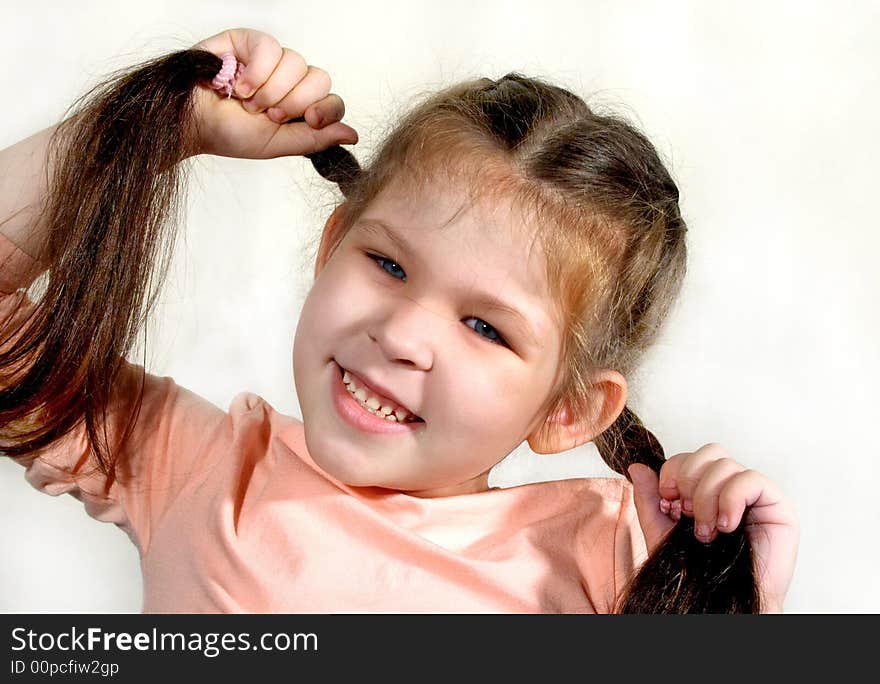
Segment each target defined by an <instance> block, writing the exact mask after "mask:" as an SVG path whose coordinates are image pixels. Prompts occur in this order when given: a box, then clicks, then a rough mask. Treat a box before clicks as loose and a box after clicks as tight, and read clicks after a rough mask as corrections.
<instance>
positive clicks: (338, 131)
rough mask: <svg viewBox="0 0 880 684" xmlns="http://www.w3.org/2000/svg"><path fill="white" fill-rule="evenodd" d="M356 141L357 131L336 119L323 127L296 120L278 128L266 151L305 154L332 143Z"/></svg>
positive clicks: (329, 145)
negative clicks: (314, 126) (313, 126)
mask: <svg viewBox="0 0 880 684" xmlns="http://www.w3.org/2000/svg"><path fill="white" fill-rule="evenodd" d="M357 141H358V134H357V131H355V130H354V129H353V128H352V127H351V126H349V125H348V124H344V123H341V122H338V121H337V122H336V123H332V124H330V125H328V126H324V128H312V127H311V126H309V125H308V124H307V123H306V122H305V121H298V122H296V123H288V124H285V125H283V126H281V127H280V128H279V129H278V132H277V134H276V135H275V136H273V138H272V140H271V142H270V143H269V145H268V146H267V147H268V149H267V153H268V156H272V157H281V156H292V155H306V154H313V153H314V152H320V151H322V150H326V149H327V148H328V147H333V146H334V145H354V144H355V143H356V142H357Z"/></svg>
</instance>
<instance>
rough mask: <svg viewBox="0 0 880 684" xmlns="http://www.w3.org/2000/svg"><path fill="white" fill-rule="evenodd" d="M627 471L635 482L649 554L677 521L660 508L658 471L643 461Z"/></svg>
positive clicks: (640, 518)
mask: <svg viewBox="0 0 880 684" xmlns="http://www.w3.org/2000/svg"><path fill="white" fill-rule="evenodd" d="M627 472H628V473H629V476H630V478H631V479H632V483H633V499H634V500H635V504H636V513H637V514H638V516H639V525H640V526H641V528H642V533H643V534H644V535H645V542H646V544H647V547H648V554H651V553H653V551H654V547H655V546H657V544H659V543H660V542H661V541H662V540H663V537H665V536H666V535H667V534H668V533H669V531H670V530H671V529H672V528H673V527H675V521H673V520H672V519H671V518H669V517H668V516H667V515H666V514H665V513H663V512H662V511H661V510H660V478H659V477H658V476H657V473H655V472H654V471H653V470H652V469H651V468H650V467H648V466H646V465H644V464H643V463H633V464H632V465H630V466H629V468H627Z"/></svg>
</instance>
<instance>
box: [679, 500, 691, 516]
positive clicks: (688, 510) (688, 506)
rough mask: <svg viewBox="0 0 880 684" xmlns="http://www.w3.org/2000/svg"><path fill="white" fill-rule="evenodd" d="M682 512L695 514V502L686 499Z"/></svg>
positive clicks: (682, 504) (683, 502) (682, 503)
mask: <svg viewBox="0 0 880 684" xmlns="http://www.w3.org/2000/svg"><path fill="white" fill-rule="evenodd" d="M681 510H683V511H684V512H685V513H693V512H694V502H693V501H691V500H690V499H684V500H683V501H682V502H681Z"/></svg>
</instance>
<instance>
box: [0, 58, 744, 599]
mask: <svg viewBox="0 0 880 684" xmlns="http://www.w3.org/2000/svg"><path fill="white" fill-rule="evenodd" d="M220 63H221V62H220V59H219V58H218V57H216V56H215V55H213V54H210V53H207V52H204V51H200V50H184V51H180V52H176V53H173V54H171V55H168V56H165V57H162V58H159V59H155V60H152V61H149V62H146V63H144V64H141V65H138V66H137V67H134V68H132V69H130V70H126V71H124V72H121V73H119V74H117V75H116V76H114V77H112V78H110V79H108V80H107V81H106V82H105V83H103V84H101V85H100V86H98V87H96V88H95V89H93V90H92V91H90V93H88V94H87V95H86V96H84V97H83V98H82V102H84V103H85V104H82V105H81V106H80V107H79V109H78V111H77V112H76V115H75V116H72V117H70V118H69V119H68V120H66V121H65V122H64V123H63V124H62V125H61V126H59V129H58V131H56V135H55V137H54V138H53V145H52V154H53V155H54V156H55V157H57V161H56V162H55V169H56V170H55V173H54V177H53V180H52V186H51V192H50V195H49V198H48V200H47V205H46V208H45V213H44V221H45V224H46V225H47V226H48V233H47V243H46V246H45V249H44V251H43V253H42V255H41V259H42V260H43V262H44V263H46V264H47V265H48V268H49V283H48V288H47V291H46V293H45V295H44V297H43V299H42V301H41V304H40V306H39V307H37V310H36V314H35V316H34V319H33V321H31V323H30V325H28V326H27V327H22V329H21V331H18V332H20V333H21V337H20V338H19V339H17V340H16V343H15V345H14V346H13V347H12V348H9V349H5V350H4V351H3V352H2V353H0V381H2V383H3V388H2V390H0V437H3V438H4V439H6V440H7V442H6V443H5V444H4V445H3V449H4V451H5V452H6V453H7V454H9V455H13V456H23V455H32V454H33V452H35V451H36V450H37V449H39V448H41V447H43V446H45V445H47V444H49V443H50V442H52V441H54V440H55V439H57V438H59V437H61V436H62V435H64V434H66V433H67V432H69V431H70V430H72V429H73V428H74V427H75V426H77V425H78V424H79V423H80V422H81V421H82V420H83V419H85V422H86V427H87V431H88V437H89V441H90V443H91V444H92V446H93V448H94V450H95V454H96V459H97V463H98V465H99V467H100V468H101V469H102V470H103V471H104V472H106V473H108V475H110V476H113V475H114V472H115V471H114V467H115V465H116V464H115V462H114V459H113V457H112V454H113V453H119V451H121V448H122V445H124V443H125V441H126V439H127V437H128V436H129V434H130V428H131V427H132V426H133V424H134V421H136V420H137V413H138V411H139V409H140V405H141V400H142V394H141V396H140V397H138V399H137V401H136V402H135V403H134V406H133V407H132V409H131V415H132V416H133V417H132V418H131V421H130V422H129V425H128V428H129V429H126V431H125V433H124V434H123V436H122V438H121V440H120V443H119V444H118V445H117V446H116V448H111V447H110V446H109V445H107V444H106V436H105V441H104V442H102V441H101V440H100V439H99V437H100V434H99V431H98V428H99V426H101V424H102V421H101V420H99V418H98V416H99V414H100V413H102V412H103V411H104V410H105V407H106V405H107V401H108V398H109V396H110V392H111V388H112V387H113V386H114V380H115V378H116V376H117V374H118V372H119V369H120V366H121V363H122V360H123V358H124V357H125V355H126V354H127V352H129V351H130V349H131V347H132V344H133V342H134V338H135V335H136V334H137V331H138V329H139V327H140V326H141V325H142V324H143V322H144V321H145V320H146V316H147V315H148V313H149V311H150V309H151V307H152V306H153V304H154V303H155V299H156V296H157V294H158V289H159V287H160V285H161V282H162V280H163V279H164V277H165V274H166V271H167V266H168V261H169V259H170V255H171V252H172V242H173V237H174V233H173V231H172V232H170V238H171V239H165V238H167V237H169V236H168V235H166V232H168V231H166V230H165V228H166V227H167V226H169V225H170V226H173V225H174V222H173V221H172V220H171V219H173V218H174V217H175V215H176V213H177V211H178V210H179V207H180V201H179V198H180V197H181V194H182V189H183V179H184V173H183V171H182V169H181V166H182V164H180V163H178V162H179V160H180V159H182V158H183V157H185V155H186V151H187V150H191V149H193V148H194V147H193V140H194V138H193V136H194V135H195V131H194V130H193V126H192V125H191V118H192V117H191V112H192V98H191V94H192V90H193V88H194V86H195V85H196V83H197V82H199V81H207V80H210V79H211V78H212V77H213V76H214V74H216V73H217V71H218V70H219V68H220ZM308 156H309V158H310V159H311V160H312V163H313V164H314V166H315V168H316V170H317V171H318V172H319V173H320V174H321V175H323V176H324V177H326V178H328V179H330V180H332V181H334V182H336V183H338V184H339V187H340V189H341V190H342V192H343V194H344V195H345V198H346V205H347V206H346V211H345V212H344V214H343V219H342V220H343V222H344V223H343V226H342V229H341V230H339V231H338V232H337V233H336V236H337V238H336V242H334V244H331V245H327V246H322V250H327V251H328V252H329V253H332V251H333V249H335V247H336V245H338V243H339V241H340V240H341V238H342V236H343V235H344V233H345V231H346V230H347V229H348V228H349V227H350V226H351V225H352V224H353V223H354V221H356V220H357V218H358V216H359V215H360V214H361V212H362V211H363V210H364V209H365V208H366V207H367V205H368V204H369V203H370V201H371V200H372V199H373V198H374V197H375V196H376V194H377V193H378V192H380V191H381V189H382V188H383V187H385V185H386V184H387V183H388V181H389V180H390V179H391V178H392V177H401V176H405V177H406V178H408V179H411V180H412V181H413V182H419V181H423V180H425V179H426V178H427V175H426V174H428V173H435V172H436V171H437V170H438V169H442V170H445V171H446V172H451V173H460V172H466V169H468V168H470V169H471V171H470V172H474V171H473V169H474V168H476V167H475V165H473V164H470V165H469V164H467V163H464V162H465V160H469V161H475V160H479V161H480V164H479V171H478V173H481V174H482V176H481V183H480V184H479V187H480V191H481V192H488V191H497V192H499V193H502V194H507V195H508V196H513V197H515V198H516V199H517V200H518V201H519V202H520V203H521V204H522V206H524V207H527V208H528V209H529V210H530V211H531V212H532V214H533V215H535V216H537V217H538V218H539V220H538V221H537V222H536V230H537V231H538V232H539V234H540V237H541V244H542V245H543V246H544V249H545V251H546V254H547V269H548V276H549V282H550V284H551V287H552V288H554V294H555V296H556V300H557V301H558V302H559V311H558V312H557V313H558V314H559V316H560V317H561V319H562V322H563V323H564V330H565V334H564V342H563V364H564V376H563V382H562V385H561V387H560V389H559V391H558V392H557V393H556V394H555V395H554V396H551V397H548V399H547V402H546V406H545V408H546V410H547V412H548V415H549V412H551V411H555V410H557V409H559V408H561V407H562V406H564V405H568V406H570V407H571V408H572V409H574V410H575V411H576V412H578V411H582V410H586V407H587V405H588V404H589V400H590V397H591V396H592V394H593V392H594V388H593V386H592V385H591V380H590V377H591V371H593V370H594V369H597V368H613V369H616V370H618V371H619V372H621V373H622V374H623V375H625V376H626V375H628V374H630V373H631V372H632V371H633V370H634V369H635V367H636V365H637V363H638V361H639V359H640V357H641V355H642V353H643V352H644V351H645V350H646V349H647V348H648V347H649V346H650V344H651V343H652V341H653V340H654V339H655V338H656V336H657V334H658V332H659V330H660V327H661V324H662V323H663V321H664V320H665V318H666V316H667V313H668V312H669V310H670V307H671V306H672V304H673V303H674V301H675V299H676V297H677V295H678V293H679V290H680V288H681V284H682V280H683V278H684V275H685V264H686V247H685V233H686V230H687V228H686V226H685V222H684V220H683V219H682V217H681V214H680V211H679V206H678V197H679V193H678V188H677V186H676V184H675V182H674V181H673V180H672V178H671V177H670V175H669V173H668V171H667V170H666V168H665V166H664V165H663V163H662V161H661V160H660V158H659V155H658V154H657V152H656V150H655V148H654V147H653V145H652V144H651V143H650V141H648V140H647V138H646V137H645V136H644V135H642V134H641V133H640V132H638V131H637V130H636V129H635V128H634V127H633V126H632V125H631V124H629V123H628V122H626V121H625V120H623V119H622V118H619V117H617V116H613V115H601V114H598V113H596V112H594V111H593V110H591V108H590V107H588V106H587V104H586V103H585V102H584V101H583V100H582V99H581V98H579V97H577V96H576V95H574V94H572V93H570V92H569V91H567V90H564V89H562V88H560V87H557V86H554V85H551V84H548V83H545V82H543V81H541V80H539V79H534V78H527V77H524V76H522V75H520V74H516V73H511V74H508V75H506V76H504V77H503V78H501V79H499V80H497V81H493V80H490V79H476V80H471V81H467V82H464V83H459V84H457V85H455V86H452V87H450V88H447V89H445V90H442V91H440V92H438V93H435V94H434V95H432V96H431V97H429V98H428V99H427V100H425V101H424V102H422V103H421V104H420V105H419V106H418V107H416V108H414V109H413V110H412V111H411V112H409V113H408V114H407V115H406V116H405V117H404V118H403V119H402V120H401V121H400V122H399V123H398V125H397V126H396V127H395V128H394V130H393V132H392V133H391V134H390V135H389V136H388V137H387V138H386V139H385V141H384V142H383V144H382V145H381V147H380V148H379V149H378V150H377V152H376V154H375V155H374V158H373V160H372V162H371V163H370V164H369V165H367V166H366V167H365V168H363V169H361V168H360V166H359V164H358V162H357V161H356V160H355V159H354V157H353V156H352V155H351V153H350V152H348V151H347V150H345V149H343V148H341V147H333V148H330V149H328V150H325V151H323V152H319V153H317V154H314V155H308ZM402 172H403V173H402ZM474 185H476V184H474ZM472 187H473V186H472ZM163 240H164V242H163ZM159 256H161V257H162V260H161V262H160V265H161V268H160V269H159V272H158V274H156V273H154V272H153V271H154V262H156V260H157V259H158V258H159ZM151 282H152V283H153V284H154V288H153V289H152V290H148V284H149V283H151ZM2 332H3V335H2V336H0V339H3V340H4V341H5V340H6V339H10V338H11V335H10V338H7V337H6V334H7V331H6V330H4V331H2ZM25 361H27V365H25ZM23 367H24V368H25V370H24V372H22V368H23ZM10 440H11V441H10ZM594 443H595V444H596V446H597V447H598V450H599V453H600V454H601V456H602V458H603V459H604V460H605V462H606V463H607V464H608V466H609V467H610V468H612V469H613V470H614V471H616V472H617V473H619V474H621V475H623V476H624V477H626V478H627V479H629V475H628V473H627V467H628V466H629V465H630V464H632V463H645V464H646V465H648V466H650V467H651V468H652V469H654V470H655V471H659V469H660V467H661V466H662V464H663V462H664V454H663V449H662V447H661V446H660V444H659V442H658V441H657V439H656V438H655V437H654V436H653V435H652V434H651V433H650V432H649V431H648V430H647V429H646V428H645V427H644V426H643V425H642V423H641V421H640V420H639V418H638V417H637V416H636V414H635V413H634V412H633V411H632V410H631V409H630V408H629V407H625V408H624V410H623V412H622V413H621V414H620V416H619V417H618V418H617V419H616V421H615V422H614V424H613V425H611V427H609V428H608V429H607V430H605V431H604V432H602V433H601V434H599V435H598V436H597V437H596V438H595V439H594ZM615 610H616V611H617V612H629V613H633V612H638V613H644V612H649V613H656V612H664V613H683V612H721V613H726V612H758V611H759V610H760V600H759V595H758V591H757V584H756V582H755V572H754V567H753V558H752V554H751V547H750V545H749V542H748V538H747V536H746V534H745V531H744V529H743V526H742V525H740V527H739V528H738V529H737V530H735V531H733V532H732V533H729V534H720V535H719V536H718V537H717V538H716V539H715V540H714V541H713V542H712V543H711V544H703V543H701V542H699V541H698V540H697V539H696V538H695V535H694V523H693V520H692V519H690V518H688V517H685V516H683V517H681V519H680V520H679V521H678V523H677V524H676V525H675V526H674V527H673V529H672V530H671V532H670V533H669V534H668V535H667V537H666V538H665V539H664V540H663V541H662V542H661V543H659V544H658V546H657V547H656V549H655V550H654V552H653V553H652V554H651V556H650V557H649V558H648V559H647V560H646V561H645V563H644V564H643V565H642V566H641V567H640V568H639V569H638V571H637V572H636V573H635V574H634V576H633V577H632V578H630V581H629V582H628V583H627V586H626V587H625V588H624V590H623V591H622V592H621V595H620V597H619V600H618V603H617V605H616V606H615Z"/></svg>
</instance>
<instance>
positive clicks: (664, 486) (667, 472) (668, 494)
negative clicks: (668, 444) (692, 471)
mask: <svg viewBox="0 0 880 684" xmlns="http://www.w3.org/2000/svg"><path fill="white" fill-rule="evenodd" d="M690 455H691V454H690V452H684V453H681V454H675V456H670V457H669V458H667V459H666V461H665V462H664V463H663V465H662V466H661V467H660V495H661V496H662V497H663V498H664V499H667V500H668V501H674V500H675V499H678V498H679V493H678V471H679V469H680V468H681V464H682V463H683V462H684V460H685V459H686V458H687V457H688V456H690Z"/></svg>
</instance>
